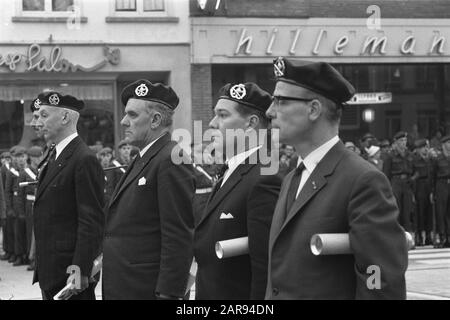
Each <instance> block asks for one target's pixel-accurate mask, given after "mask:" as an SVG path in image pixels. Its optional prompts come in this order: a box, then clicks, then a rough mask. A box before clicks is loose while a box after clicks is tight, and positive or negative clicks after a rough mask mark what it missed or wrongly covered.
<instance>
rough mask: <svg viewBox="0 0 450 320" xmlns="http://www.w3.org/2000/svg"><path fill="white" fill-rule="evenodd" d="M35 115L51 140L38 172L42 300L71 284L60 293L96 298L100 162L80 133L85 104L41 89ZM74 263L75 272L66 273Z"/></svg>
mask: <svg viewBox="0 0 450 320" xmlns="http://www.w3.org/2000/svg"><path fill="white" fill-rule="evenodd" d="M37 99H38V100H39V104H37V105H36V107H37V109H38V110H39V117H38V118H37V119H36V121H37V123H38V126H39V127H40V130H41V131H42V135H43V137H44V139H45V140H46V142H47V143H49V144H50V143H53V145H54V146H53V145H52V147H51V148H50V149H49V152H48V154H47V156H46V158H44V160H43V163H44V164H43V165H42V167H41V170H40V172H39V175H38V180H39V182H38V187H37V191H36V197H35V202H34V212H33V223H34V234H35V239H36V269H35V272H34V279H33V283H34V282H39V286H40V287H41V290H42V296H43V299H53V297H54V296H55V295H56V294H57V293H58V292H59V291H60V290H61V289H62V288H64V287H65V286H66V284H69V283H72V286H71V288H70V289H69V290H68V291H66V293H67V294H64V295H63V297H62V298H67V297H69V296H71V299H74V300H95V293H94V290H95V286H96V281H91V270H92V267H93V262H94V260H95V258H97V256H98V255H99V254H100V251H101V240H102V237H103V225H104V214H103V189H104V175H103V170H102V167H101V166H100V163H99V162H98V160H97V158H96V156H95V154H93V153H92V152H91V151H90V150H89V148H88V146H87V145H86V144H85V143H84V141H83V140H82V139H81V138H80V137H79V136H78V133H77V129H76V128H77V122H78V119H79V117H80V111H81V110H82V109H83V107H84V103H83V101H81V100H78V99H77V98H75V97H73V96H70V95H62V94H60V93H58V92H55V91H49V92H43V93H41V94H40V95H39V96H38V98H37ZM68 267H70V268H71V269H72V270H73V273H72V274H70V275H69V276H68V274H67V269H68Z"/></svg>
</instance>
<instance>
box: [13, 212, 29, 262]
mask: <svg viewBox="0 0 450 320" xmlns="http://www.w3.org/2000/svg"><path fill="white" fill-rule="evenodd" d="M14 254H15V255H16V256H24V255H26V254H27V226H26V222H25V217H18V218H16V219H15V221H14Z"/></svg>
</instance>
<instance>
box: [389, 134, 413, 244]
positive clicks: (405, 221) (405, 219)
mask: <svg viewBox="0 0 450 320" xmlns="http://www.w3.org/2000/svg"><path fill="white" fill-rule="evenodd" d="M407 135H408V134H407V133H406V132H403V131H400V132H398V133H396V134H395V136H394V142H393V143H392V149H393V150H392V152H391V153H390V154H389V155H388V156H387V157H386V159H385V160H384V162H383V172H384V174H385V175H386V176H387V177H388V178H389V180H390V181H391V185H392V191H393V192H394V196H395V199H396V200H397V205H398V208H399V211H400V214H399V222H400V225H401V226H402V227H403V228H404V229H405V230H406V231H408V232H411V233H414V231H415V230H414V228H413V224H412V212H413V210H414V204H413V201H414V194H413V190H412V188H411V176H412V157H411V155H410V154H409V152H408V148H407V145H406V143H407ZM413 238H414V237H413Z"/></svg>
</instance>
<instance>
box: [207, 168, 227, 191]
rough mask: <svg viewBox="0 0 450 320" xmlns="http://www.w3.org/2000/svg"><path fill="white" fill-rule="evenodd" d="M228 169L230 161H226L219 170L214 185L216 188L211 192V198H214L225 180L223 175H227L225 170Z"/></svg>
mask: <svg viewBox="0 0 450 320" xmlns="http://www.w3.org/2000/svg"><path fill="white" fill-rule="evenodd" d="M227 170H228V163H225V164H224V165H223V166H222V167H221V168H220V169H219V171H218V172H217V175H216V178H217V181H216V184H215V185H214V189H213V191H212V192H211V195H210V199H212V198H213V197H214V195H215V194H216V192H217V191H218V190H219V189H220V186H221V185H222V182H223V176H224V175H225V172H226V171H227Z"/></svg>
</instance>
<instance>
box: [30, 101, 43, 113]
mask: <svg viewBox="0 0 450 320" xmlns="http://www.w3.org/2000/svg"><path fill="white" fill-rule="evenodd" d="M40 107H41V100H39V99H38V98H36V99H33V101H31V103H30V110H31V112H35V111H38V110H39V108H40Z"/></svg>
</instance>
